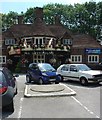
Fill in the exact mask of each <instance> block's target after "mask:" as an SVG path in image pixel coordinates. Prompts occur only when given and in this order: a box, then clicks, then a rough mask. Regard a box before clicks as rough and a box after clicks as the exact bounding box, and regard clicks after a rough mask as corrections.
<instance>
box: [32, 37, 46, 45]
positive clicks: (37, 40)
mask: <svg viewBox="0 0 102 120" xmlns="http://www.w3.org/2000/svg"><path fill="white" fill-rule="evenodd" d="M33 42H34V44H36V45H37V46H38V47H41V45H43V44H44V39H43V38H41V37H36V38H34V39H33Z"/></svg>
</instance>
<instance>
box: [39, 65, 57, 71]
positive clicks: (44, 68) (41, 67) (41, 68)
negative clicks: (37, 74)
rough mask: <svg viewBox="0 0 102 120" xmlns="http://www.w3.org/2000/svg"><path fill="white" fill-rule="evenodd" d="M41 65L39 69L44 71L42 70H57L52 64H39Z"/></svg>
mask: <svg viewBox="0 0 102 120" xmlns="http://www.w3.org/2000/svg"><path fill="white" fill-rule="evenodd" d="M38 66H39V69H40V70H41V71H42V72H47V71H52V72H54V71H56V70H55V69H54V68H53V67H52V66H51V65H50V64H38Z"/></svg>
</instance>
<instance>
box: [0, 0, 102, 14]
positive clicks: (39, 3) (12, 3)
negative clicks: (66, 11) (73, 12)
mask: <svg viewBox="0 0 102 120" xmlns="http://www.w3.org/2000/svg"><path fill="white" fill-rule="evenodd" d="M18 1H19V2H18ZM25 1H26V2H25ZM89 1H95V2H100V1H101V0H21V1H20V0H0V13H9V12H10V11H14V12H17V13H21V12H22V11H23V12H26V11H27V8H30V7H43V6H44V5H46V4H49V3H59V4H64V5H65V4H67V5H69V4H71V5H74V3H80V4H82V3H85V2H89Z"/></svg>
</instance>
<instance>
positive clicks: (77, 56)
mask: <svg viewBox="0 0 102 120" xmlns="http://www.w3.org/2000/svg"><path fill="white" fill-rule="evenodd" d="M79 58H80V60H79ZM71 61H72V62H73V63H82V55H71Z"/></svg>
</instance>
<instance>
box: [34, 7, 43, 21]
mask: <svg viewBox="0 0 102 120" xmlns="http://www.w3.org/2000/svg"><path fill="white" fill-rule="evenodd" d="M35 18H36V19H37V18H40V19H41V20H43V8H39V7H36V8H35Z"/></svg>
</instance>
